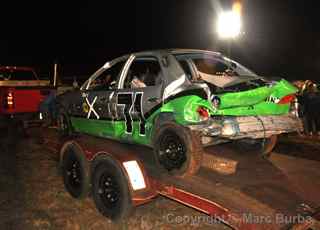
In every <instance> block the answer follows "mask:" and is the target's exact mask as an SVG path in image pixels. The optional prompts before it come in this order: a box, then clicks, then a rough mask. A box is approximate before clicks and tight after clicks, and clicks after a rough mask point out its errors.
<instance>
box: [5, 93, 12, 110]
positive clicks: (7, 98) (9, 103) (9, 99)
mask: <svg viewBox="0 0 320 230" xmlns="http://www.w3.org/2000/svg"><path fill="white" fill-rule="evenodd" d="M5 107H6V108H7V109H13V108H14V94H13V92H10V91H9V92H7V95H6V96H5Z"/></svg>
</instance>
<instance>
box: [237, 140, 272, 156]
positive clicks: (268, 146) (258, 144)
mask: <svg viewBox="0 0 320 230" xmlns="http://www.w3.org/2000/svg"><path fill="white" fill-rule="evenodd" d="M277 139H278V137H277V135H272V136H271V137H269V138H265V139H257V140H249V141H247V140H239V141H238V142H237V143H238V144H239V145H240V148H241V150H242V151H244V152H258V153H259V154H260V155H261V156H262V157H264V158H269V157H270V156H271V153H272V150H273V149H274V147H275V146H276V144H277Z"/></svg>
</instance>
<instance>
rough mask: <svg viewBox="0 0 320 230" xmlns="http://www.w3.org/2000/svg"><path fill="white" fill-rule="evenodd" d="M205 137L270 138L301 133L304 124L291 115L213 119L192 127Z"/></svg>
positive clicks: (191, 127)
mask: <svg viewBox="0 0 320 230" xmlns="http://www.w3.org/2000/svg"><path fill="white" fill-rule="evenodd" d="M189 128H190V129H191V130H197V131H200V132H201V133H202V134H203V136H207V137H217V136H219V137H221V138H226V139H232V140H236V139H242V138H253V139H259V138H269V137H271V136H272V135H278V134H281V133H291V132H300V131H302V130H303V126H302V122H301V120H300V119H299V118H297V117H296V116H293V115H291V114H287V115H278V116H234V117H233V116H228V117H217V118H211V119H210V120H208V121H206V123H204V124H199V125H190V126H189Z"/></svg>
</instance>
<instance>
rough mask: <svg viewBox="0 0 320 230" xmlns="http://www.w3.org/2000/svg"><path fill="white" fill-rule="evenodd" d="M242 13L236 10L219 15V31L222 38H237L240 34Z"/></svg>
mask: <svg viewBox="0 0 320 230" xmlns="http://www.w3.org/2000/svg"><path fill="white" fill-rule="evenodd" d="M240 31H241V20H240V14H238V13H237V12H235V11H228V12H223V13H221V14H220V15H219V17H218V22H217V32H218V35H219V36H220V37H221V38H225V39H228V38H235V37H237V36H238V35H239V34H240Z"/></svg>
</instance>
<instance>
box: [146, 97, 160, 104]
mask: <svg viewBox="0 0 320 230" xmlns="http://www.w3.org/2000/svg"><path fill="white" fill-rule="evenodd" d="M147 100H148V102H152V103H154V102H158V101H159V98H157V97H149V98H148V99H147Z"/></svg>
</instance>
